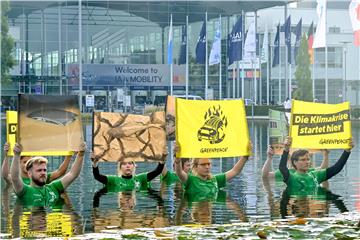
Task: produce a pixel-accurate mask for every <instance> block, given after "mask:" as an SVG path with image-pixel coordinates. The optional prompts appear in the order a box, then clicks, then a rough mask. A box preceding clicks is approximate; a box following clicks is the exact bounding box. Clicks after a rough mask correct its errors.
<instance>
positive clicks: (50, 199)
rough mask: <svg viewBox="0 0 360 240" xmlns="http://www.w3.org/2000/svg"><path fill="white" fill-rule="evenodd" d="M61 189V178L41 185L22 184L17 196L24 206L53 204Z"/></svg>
mask: <svg viewBox="0 0 360 240" xmlns="http://www.w3.org/2000/svg"><path fill="white" fill-rule="evenodd" d="M63 191H64V187H63V185H62V183H61V180H56V181H53V182H51V183H50V184H46V185H45V186H43V187H32V186H30V185H26V184H24V187H23V190H22V191H21V193H19V194H17V196H18V198H19V199H20V200H21V202H22V204H23V205H25V206H34V207H41V206H53V205H55V204H56V203H57V201H58V200H59V199H60V194H61V193H62V192H63Z"/></svg>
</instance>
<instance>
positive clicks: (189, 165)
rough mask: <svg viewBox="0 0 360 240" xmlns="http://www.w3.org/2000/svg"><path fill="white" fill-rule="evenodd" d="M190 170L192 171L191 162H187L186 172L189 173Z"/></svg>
mask: <svg viewBox="0 0 360 240" xmlns="http://www.w3.org/2000/svg"><path fill="white" fill-rule="evenodd" d="M190 169H191V163H190V161H187V162H185V163H184V165H183V170H184V172H186V173H188V172H189V171H190Z"/></svg>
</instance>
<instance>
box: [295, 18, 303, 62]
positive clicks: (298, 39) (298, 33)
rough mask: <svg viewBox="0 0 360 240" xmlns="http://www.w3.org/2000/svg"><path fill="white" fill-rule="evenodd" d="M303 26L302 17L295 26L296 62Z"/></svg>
mask: <svg viewBox="0 0 360 240" xmlns="http://www.w3.org/2000/svg"><path fill="white" fill-rule="evenodd" d="M301 28H302V19H300V21H299V22H298V24H297V25H296V27H295V35H296V39H295V47H294V60H295V63H296V57H297V53H298V50H299V47H300V41H301Z"/></svg>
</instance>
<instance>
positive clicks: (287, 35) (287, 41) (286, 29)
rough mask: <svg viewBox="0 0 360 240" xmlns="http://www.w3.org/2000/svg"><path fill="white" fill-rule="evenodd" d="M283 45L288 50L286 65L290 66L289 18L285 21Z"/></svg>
mask: <svg viewBox="0 0 360 240" xmlns="http://www.w3.org/2000/svg"><path fill="white" fill-rule="evenodd" d="M284 28H285V45H286V47H287V50H288V54H287V56H288V63H290V64H291V18H290V16H289V17H288V18H287V19H286V22H285V25H284Z"/></svg>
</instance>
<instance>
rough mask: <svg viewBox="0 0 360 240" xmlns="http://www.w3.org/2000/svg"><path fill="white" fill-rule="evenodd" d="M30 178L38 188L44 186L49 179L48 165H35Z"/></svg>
mask: <svg viewBox="0 0 360 240" xmlns="http://www.w3.org/2000/svg"><path fill="white" fill-rule="evenodd" d="M28 174H29V177H30V178H31V181H33V182H34V183H35V184H36V185H38V186H44V185H45V184H46V179H47V169H46V163H40V164H38V163H34V164H33V166H32V168H30V169H29V172H28Z"/></svg>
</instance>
